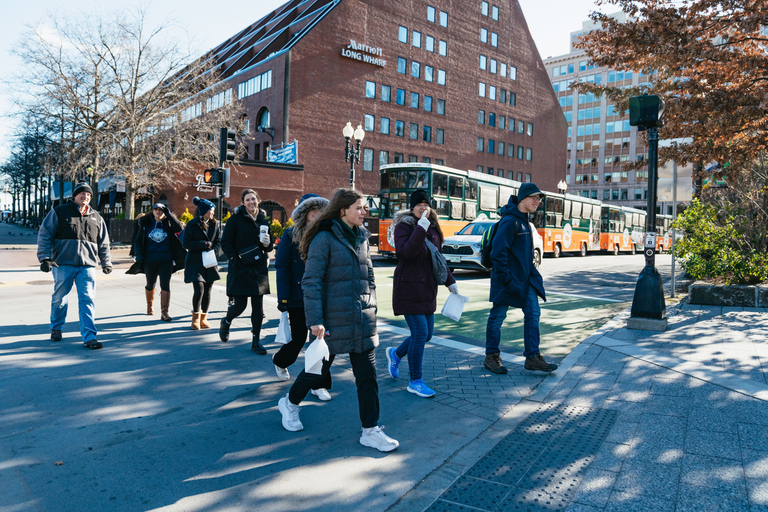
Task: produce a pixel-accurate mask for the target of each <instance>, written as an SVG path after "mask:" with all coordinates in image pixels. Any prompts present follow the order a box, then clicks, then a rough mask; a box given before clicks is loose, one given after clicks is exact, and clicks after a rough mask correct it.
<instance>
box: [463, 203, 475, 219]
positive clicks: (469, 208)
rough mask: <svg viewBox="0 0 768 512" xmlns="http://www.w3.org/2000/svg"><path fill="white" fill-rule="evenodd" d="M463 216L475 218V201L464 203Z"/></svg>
mask: <svg viewBox="0 0 768 512" xmlns="http://www.w3.org/2000/svg"><path fill="white" fill-rule="evenodd" d="M464 218H465V219H467V220H475V219H476V218H477V203H466V204H465V205H464Z"/></svg>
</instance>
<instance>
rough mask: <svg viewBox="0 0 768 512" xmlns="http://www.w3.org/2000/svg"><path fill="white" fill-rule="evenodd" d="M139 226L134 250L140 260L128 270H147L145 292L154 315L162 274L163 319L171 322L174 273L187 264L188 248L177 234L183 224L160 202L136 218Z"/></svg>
mask: <svg viewBox="0 0 768 512" xmlns="http://www.w3.org/2000/svg"><path fill="white" fill-rule="evenodd" d="M136 224H137V228H138V229H137V230H136V234H135V236H134V238H133V247H132V251H133V253H134V255H135V258H136V262H135V263H134V264H133V265H131V268H129V269H128V271H127V272H126V274H145V275H146V277H147V285H146V286H145V287H144V292H145V295H146V299H147V314H148V315H153V314H154V313H155V312H154V307H153V306H154V302H155V284H156V283H157V278H158V276H159V277H160V320H163V321H165V322H170V321H171V320H173V318H171V317H170V315H169V314H168V307H169V306H170V304H171V274H173V273H174V272H176V271H177V270H180V269H182V268H184V260H185V259H186V255H187V251H185V250H184V247H182V245H181V240H179V237H178V236H177V233H179V232H180V231H181V230H182V229H183V228H182V226H181V222H179V219H177V218H176V217H174V216H173V214H172V213H171V212H170V210H169V209H168V207H167V206H165V205H164V204H162V203H157V204H155V206H153V207H152V213H151V214H150V215H144V216H142V217H141V218H140V219H138V220H137V221H136Z"/></svg>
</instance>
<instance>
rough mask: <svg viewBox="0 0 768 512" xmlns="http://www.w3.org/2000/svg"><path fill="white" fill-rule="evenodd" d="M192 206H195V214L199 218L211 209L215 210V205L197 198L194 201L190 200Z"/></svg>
mask: <svg viewBox="0 0 768 512" xmlns="http://www.w3.org/2000/svg"><path fill="white" fill-rule="evenodd" d="M192 204H194V205H195V206H197V214H198V215H199V216H201V217H202V216H203V215H205V214H206V213H208V211H209V210H210V209H212V208H216V205H215V204H213V203H212V202H210V201H209V200H207V199H200V198H199V197H197V196H195V198H194V199H192Z"/></svg>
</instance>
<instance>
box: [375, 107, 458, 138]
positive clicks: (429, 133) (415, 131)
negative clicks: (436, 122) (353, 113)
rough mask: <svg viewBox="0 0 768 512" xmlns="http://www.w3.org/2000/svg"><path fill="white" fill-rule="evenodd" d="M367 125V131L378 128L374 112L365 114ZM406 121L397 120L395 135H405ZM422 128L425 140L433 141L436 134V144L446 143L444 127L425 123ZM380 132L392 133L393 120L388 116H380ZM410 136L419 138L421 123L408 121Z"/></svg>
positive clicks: (422, 135)
mask: <svg viewBox="0 0 768 512" xmlns="http://www.w3.org/2000/svg"><path fill="white" fill-rule="evenodd" d="M364 124H365V126H364V129H365V131H367V132H373V131H375V130H376V116H374V115H373V114H365V123H364ZM405 127H406V123H405V121H400V120H398V119H396V120H395V126H394V128H395V131H394V135H395V136H397V137H405ZM421 128H422V130H421V140H423V141H424V142H432V139H433V134H434V142H435V143H436V144H445V131H444V130H443V129H442V128H436V129H434V130H433V129H432V127H431V126H427V125H423V126H422V127H421ZM379 133H381V134H384V135H391V134H392V122H391V120H390V119H389V118H388V117H380V118H379ZM408 138H409V139H411V140H419V125H418V123H408Z"/></svg>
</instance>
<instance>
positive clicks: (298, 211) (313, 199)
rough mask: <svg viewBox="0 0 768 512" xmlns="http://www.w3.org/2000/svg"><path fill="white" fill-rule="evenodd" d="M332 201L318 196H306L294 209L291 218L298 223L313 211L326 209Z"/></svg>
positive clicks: (302, 197)
mask: <svg viewBox="0 0 768 512" xmlns="http://www.w3.org/2000/svg"><path fill="white" fill-rule="evenodd" d="M329 202H330V201H328V200H327V199H326V198H324V197H320V196H319V195H317V194H304V195H303V196H301V199H300V200H299V205H298V206H297V207H296V208H294V209H293V213H291V218H292V219H293V222H294V223H296V222H297V221H298V220H299V219H300V218H302V216H304V215H306V214H308V213H309V212H310V211H312V210H316V209H321V208H325V207H326V205H328V203H329Z"/></svg>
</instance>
